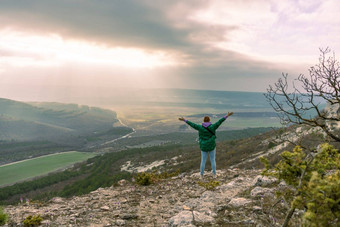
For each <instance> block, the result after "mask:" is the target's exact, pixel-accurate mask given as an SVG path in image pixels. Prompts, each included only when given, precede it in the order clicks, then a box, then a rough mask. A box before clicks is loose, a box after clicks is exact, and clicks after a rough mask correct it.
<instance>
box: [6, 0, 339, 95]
mask: <svg viewBox="0 0 340 227" xmlns="http://www.w3.org/2000/svg"><path fill="white" fill-rule="evenodd" d="M337 2H338V1H333V0H328V1H321V0H315V1H309V0H308V1H307V0H304V1H302V0H299V1H295V0H294V1H293V0H287V1H274V0H273V1H267V0H256V1H254V0H235V1H225V0H216V1H206V0H186V1H183V0H171V1H154V0H100V1H95V0H58V1H55V0H17V1H13V0H1V1H0V21H1V24H0V30H3V31H4V30H14V31H20V32H22V33H23V34H25V33H27V34H39V35H41V36H44V35H45V36H46V37H48V36H51V34H52V35H53V34H54V35H56V36H58V37H61V39H64V40H66V41H72V40H76V41H79V40H80V41H83V42H87V43H89V44H93V45H97V46H101V47H103V48H107V49H110V48H111V49H112V48H132V49H136V50H141V51H143V52H145V53H148V54H149V55H150V56H153V55H157V54H159V53H162V54H164V55H166V56H170V57H171V58H173V59H176V61H174V62H177V63H178V64H177V65H175V64H171V66H168V68H167V69H165V68H164V69H161V70H160V71H158V73H159V77H161V78H163V79H164V81H168V83H166V84H168V85H169V86H170V84H171V86H175V87H176V86H179V85H181V86H182V85H183V84H186V85H187V86H193V88H204V87H206V86H208V85H207V84H209V83H210V82H213V83H211V85H209V86H211V87H216V88H218V89H222V88H221V87H223V85H221V84H223V83H225V82H227V81H229V82H230V83H229V85H228V86H230V87H231V88H234V89H233V90H237V89H247V90H252V89H253V90H254V89H257V90H259V89H263V87H264V86H265V85H254V84H255V83H263V84H265V83H266V82H268V81H270V80H271V79H272V78H276V77H277V76H280V73H281V72H282V71H284V72H289V73H290V72H291V71H294V72H296V71H297V69H298V67H299V69H300V68H303V67H304V68H307V67H309V66H310V63H311V62H312V63H313V62H315V60H316V59H317V54H318V53H317V51H318V50H317V49H318V48H319V47H323V46H324V45H329V46H330V47H331V48H332V49H334V50H335V51H336V52H337V50H340V46H339V45H340V44H339V42H338V40H339V38H340V37H339V35H340V32H339V26H340V25H339V24H340V19H339V18H340V17H338V16H337V14H338V11H339V10H340V8H339V5H340V4H337ZM16 51H19V50H16ZM19 52H20V53H19ZM19 52H15V51H14V50H13V49H11V48H8V47H6V45H5V46H4V45H3V46H1V43H0V54H1V56H2V57H4V56H5V55H13V56H14V57H15V56H21V57H24V58H35V59H38V60H39V58H40V57H41V58H45V57H46V58H48V57H49V56H46V55H44V54H43V55H39V54H38V55H37V53H34V51H32V52H30V51H28V52H27V51H25V50H22V51H19ZM312 53H313V54H312ZM36 55H37V56H36ZM7 57H8V56H7ZM165 59H166V58H165ZM0 60H1V59H0ZM297 66H298V67H297ZM61 67H66V66H64V65H61ZM86 67H92V68H96V67H97V66H96V65H95V66H93V65H92V66H86ZM0 68H1V64H0ZM76 68H77V67H76ZM106 69H107V70H108V71H109V72H112V71H111V68H106ZM34 70H36V69H34ZM54 70H57V69H55V68H54ZM117 70H118V69H117ZM166 70H167V71H166ZM289 70H290V71H289ZM117 72H118V71H115V74H116V73H117ZM74 73H83V72H82V71H81V70H79V69H77V72H74ZM126 74H128V73H126ZM153 74H157V73H156V72H153ZM174 74H175V75H174ZM154 78H155V77H154ZM150 80H152V79H150ZM242 80H243V84H242ZM190 81H191V83H190ZM192 81H194V82H192ZM219 81H220V83H219ZM251 86H253V87H257V88H252V87H251ZM228 89H229V87H228Z"/></svg>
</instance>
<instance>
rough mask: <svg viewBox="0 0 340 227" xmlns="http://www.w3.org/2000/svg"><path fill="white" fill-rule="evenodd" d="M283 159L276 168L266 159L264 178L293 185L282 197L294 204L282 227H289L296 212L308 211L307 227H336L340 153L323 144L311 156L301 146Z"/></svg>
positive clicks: (339, 192) (339, 217) (338, 213)
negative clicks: (274, 178) (272, 178)
mask: <svg viewBox="0 0 340 227" xmlns="http://www.w3.org/2000/svg"><path fill="white" fill-rule="evenodd" d="M281 157H282V160H281V161H280V162H279V163H278V164H276V165H275V167H271V166H270V165H269V162H268V160H266V159H264V158H263V159H262V162H263V163H264V165H265V170H264V172H263V174H264V175H267V176H274V177H276V178H278V179H280V180H284V181H285V182H286V183H287V184H288V185H289V187H288V188H287V190H285V191H281V192H280V193H278V195H280V196H281V197H282V198H284V199H285V200H286V201H288V202H290V207H289V211H288V212H287V216H286V218H285V221H284V224H283V225H282V226H288V222H289V220H290V219H291V217H292V216H293V214H294V212H295V210H296V209H300V210H306V212H305V214H304V217H303V222H304V223H305V225H306V226H333V225H334V226H335V224H336V223H337V222H338V220H339V219H340V205H339V204H340V198H339V197H340V177H339V176H340V153H339V151H338V150H336V149H334V147H333V146H331V145H329V144H323V145H322V146H320V148H319V149H318V151H317V152H307V151H305V150H303V149H302V148H301V147H299V146H297V147H295V149H294V150H293V152H289V151H285V152H283V153H282V154H281Z"/></svg>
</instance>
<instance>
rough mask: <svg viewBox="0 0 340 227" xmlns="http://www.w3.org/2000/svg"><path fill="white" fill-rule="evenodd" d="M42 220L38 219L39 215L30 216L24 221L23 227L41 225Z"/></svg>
mask: <svg viewBox="0 0 340 227" xmlns="http://www.w3.org/2000/svg"><path fill="white" fill-rule="evenodd" d="M42 220H43V219H42V218H41V217H40V214H38V215H34V216H32V215H30V216H28V217H26V218H25V220H24V226H27V227H30V226H38V225H40V224H41V221H42Z"/></svg>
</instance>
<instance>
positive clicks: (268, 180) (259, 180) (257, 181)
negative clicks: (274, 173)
mask: <svg viewBox="0 0 340 227" xmlns="http://www.w3.org/2000/svg"><path fill="white" fill-rule="evenodd" d="M275 182H277V179H276V178H274V177H267V176H262V175H258V176H256V177H255V178H254V180H253V183H252V186H262V187H267V186H269V185H271V184H273V183H275Z"/></svg>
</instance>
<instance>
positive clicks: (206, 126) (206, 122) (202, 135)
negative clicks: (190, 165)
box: [178, 112, 233, 178]
mask: <svg viewBox="0 0 340 227" xmlns="http://www.w3.org/2000/svg"><path fill="white" fill-rule="evenodd" d="M231 115H233V112H228V114H227V115H225V116H224V117H222V118H221V119H220V120H218V121H217V122H216V123H215V124H212V123H211V122H210V117H208V116H205V117H204V119H203V123H202V125H198V124H195V123H193V122H191V121H188V120H186V119H184V118H183V117H180V118H178V119H179V120H180V121H184V122H185V123H187V124H188V125H190V126H191V127H192V128H194V129H196V130H198V136H199V143H200V148H201V167H200V173H201V178H203V174H204V167H205V163H206V161H207V158H208V155H209V157H210V163H211V168H212V172H213V177H214V178H215V177H216V162H215V154H216V142H215V139H216V135H215V133H216V130H217V128H218V127H220V125H221V124H222V123H223V122H224V121H225V120H226V119H227V118H228V117H229V116H231Z"/></svg>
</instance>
